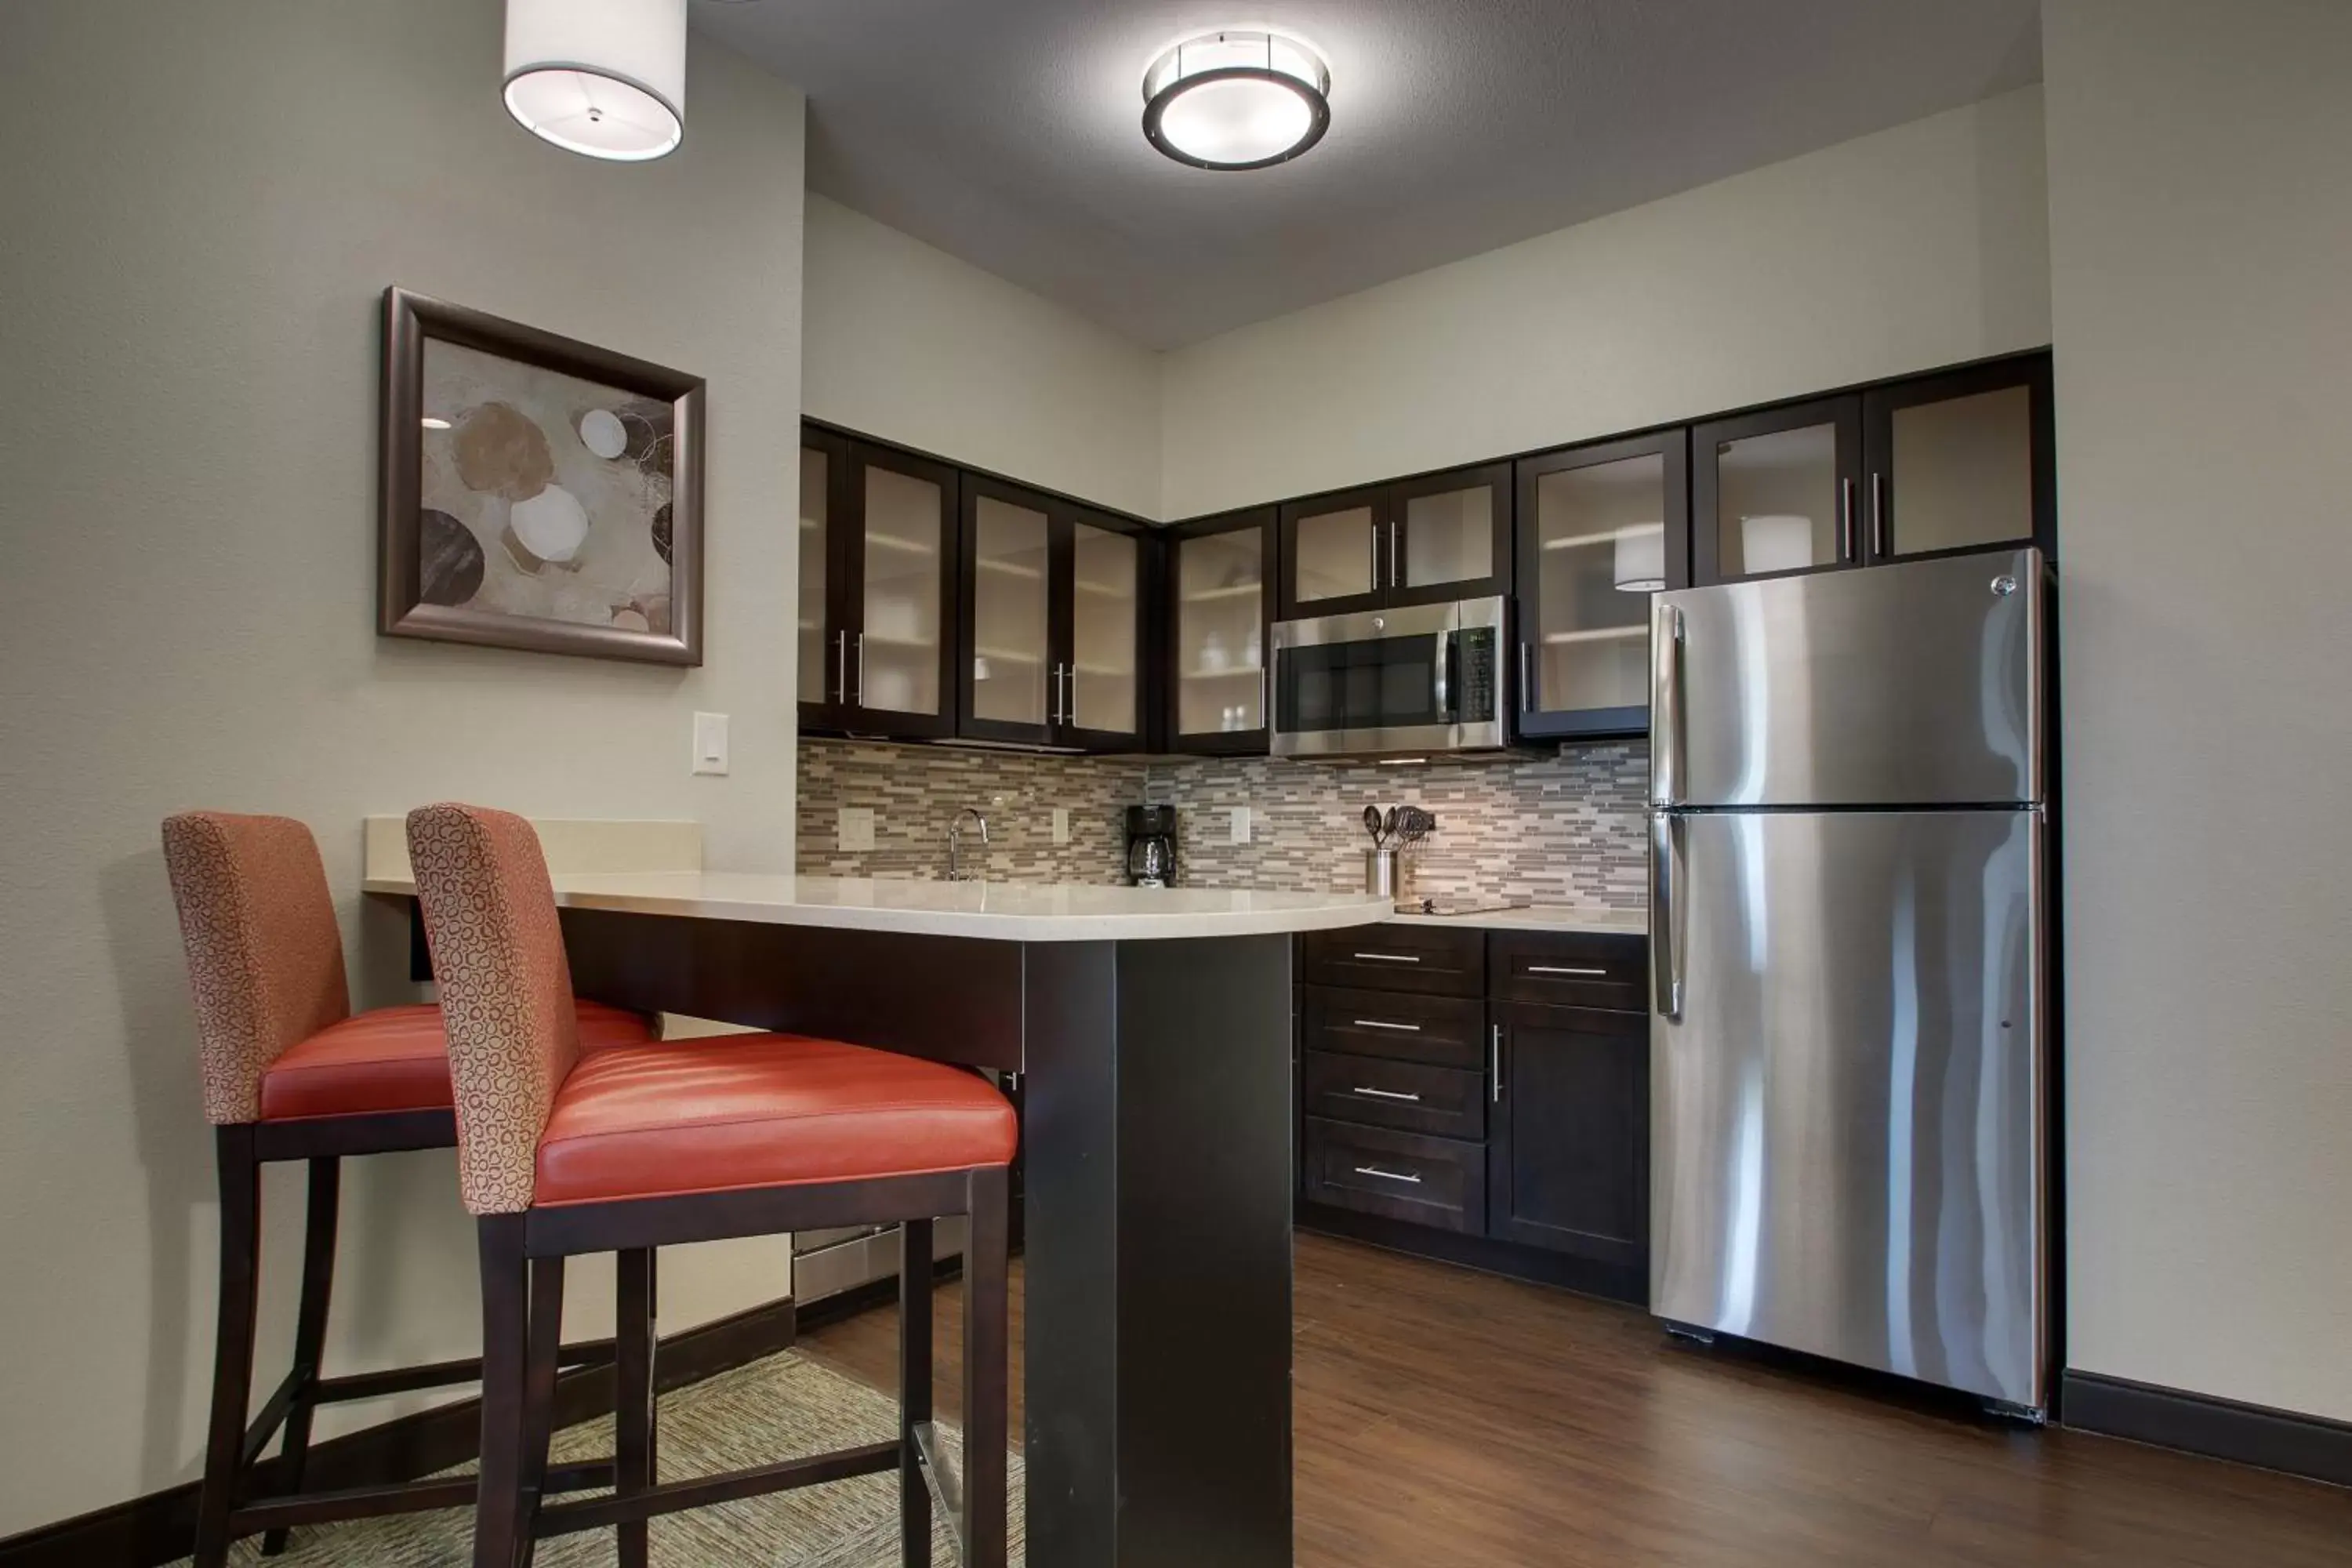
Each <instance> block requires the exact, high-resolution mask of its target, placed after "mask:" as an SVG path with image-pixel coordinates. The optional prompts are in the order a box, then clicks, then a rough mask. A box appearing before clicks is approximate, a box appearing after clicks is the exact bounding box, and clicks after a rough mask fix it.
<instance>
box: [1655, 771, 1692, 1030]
mask: <svg viewBox="0 0 2352 1568" xmlns="http://www.w3.org/2000/svg"><path fill="white" fill-rule="evenodd" d="M1682 837H1683V824H1682V818H1680V817H1678V816H1668V815H1667V814H1666V813H1664V812H1663V811H1659V812H1653V813H1651V814H1650V973H1651V975H1652V978H1653V979H1654V982H1655V989H1656V992H1657V998H1656V1000H1657V1009H1658V1016H1660V1017H1662V1018H1669V1019H1671V1018H1679V1017H1681V1016H1683V941H1682V938H1683V931H1684V929H1685V928H1684V920H1685V916H1684V914H1683V909H1682V861H1683V854H1682Z"/></svg>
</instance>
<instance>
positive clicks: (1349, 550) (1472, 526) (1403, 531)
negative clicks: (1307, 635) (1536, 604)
mask: <svg viewBox="0 0 2352 1568" xmlns="http://www.w3.org/2000/svg"><path fill="white" fill-rule="evenodd" d="M1280 541H1281V550H1280V570H1279V571H1278V573H1277V574H1276V577H1277V580H1278V582H1279V583H1280V584H1281V595H1280V599H1279V605H1280V614H1279V618H1281V619H1283V620H1296V619H1298V618H1299V617H1301V616H1328V615H1346V614H1349V613H1351V612H1353V611H1357V610H1376V609H1384V608H1387V607H1390V606H1391V605H1434V604H1444V603H1445V602H1447V601H1449V600H1453V599H1475V598H1481V597H1484V596H1486V595H1490V594H1504V593H1508V592H1509V591H1510V586H1511V466H1510V465H1509V464H1508V463H1492V464H1488V465H1486V467H1484V468H1465V469H1459V470H1456V471H1454V472H1453V473H1446V474H1434V475H1430V476H1427V477H1425V478H1423V479H1406V480H1402V481H1399V482H1397V483H1393V484H1386V485H1376V486H1373V487H1371V488H1370V489H1360V490H1349V491H1345V492H1342V493H1340V494H1338V495H1330V496H1324V497H1321V498H1319V499H1318V500H1310V501H1294V502H1291V503H1290V504H1289V505H1286V506H1285V507H1283V508H1282V510H1281V527H1280Z"/></svg>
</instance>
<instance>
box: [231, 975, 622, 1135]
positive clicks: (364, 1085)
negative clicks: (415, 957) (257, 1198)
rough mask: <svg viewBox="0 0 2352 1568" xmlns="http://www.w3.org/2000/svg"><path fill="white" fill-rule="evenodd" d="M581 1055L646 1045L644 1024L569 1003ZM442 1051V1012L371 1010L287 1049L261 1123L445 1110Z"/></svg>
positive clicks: (272, 1075) (422, 1007)
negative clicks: (572, 1007) (577, 1028)
mask: <svg viewBox="0 0 2352 1568" xmlns="http://www.w3.org/2000/svg"><path fill="white" fill-rule="evenodd" d="M575 1006H576V1008H577V1011H578V1016H579V1020H580V1048H581V1050H582V1051H583V1052H595V1051H603V1050H609V1049H611V1048H613V1047H619V1046H645V1045H649V1044H653V1043H654V1040H653V1031H652V1028H651V1026H649V1025H648V1024H647V1023H646V1020H645V1018H644V1017H642V1016H639V1015H637V1014H635V1013H631V1012H627V1011H625V1010H624V1009H622V1008H619V1007H608V1006H606V1005H604V1004H603V1003H601V1002H581V1003H577V1004H575ZM453 1102H454V1097H453V1096H452V1094H451V1092H450V1088H449V1045H448V1038H447V1037H446V1035H445V1034H444V1033H443V1032H442V1027H441V1009H440V1007H439V1005H437V1004H435V1003H431V1002H425V1003H419V1004H416V1005H411V1006H402V1007H378V1008H376V1009H374V1010H373V1011H372V1012H366V1013H356V1014H353V1015H352V1016H350V1017H348V1018H344V1019H342V1020H341V1021H340V1022H338V1023H334V1024H330V1025H329V1026H327V1027H325V1028H323V1029H321V1030H320V1031H319V1032H318V1033H317V1034H315V1035H312V1036H310V1037H309V1038H307V1039H302V1040H298V1041H296V1042H295V1043H294V1044H293V1045H291V1046H289V1047H287V1048H286V1050H285V1051H284V1052H283V1053H282V1054H281V1055H279V1057H278V1059H277V1060H276V1061H274V1062H272V1063H271V1064H270V1065H269V1067H268V1069H267V1070H266V1071H265V1072H264V1073H263V1074H262V1078H261V1120H263V1121H297V1120H300V1119H303V1118H307V1117H316V1116H366V1115H373V1114H375V1113H377V1112H382V1111H398V1110H447V1109H449V1107H450V1105H451V1104H452V1103H453Z"/></svg>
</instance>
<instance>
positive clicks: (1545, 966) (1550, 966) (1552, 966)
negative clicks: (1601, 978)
mask: <svg viewBox="0 0 2352 1568" xmlns="http://www.w3.org/2000/svg"><path fill="white" fill-rule="evenodd" d="M1528 973H1529V974H1601V975H1605V974H1607V973H1609V972H1608V971H1607V970H1605V969H1572V968H1570V967H1569V966H1568V965H1566V964H1563V963H1530V964H1528Z"/></svg>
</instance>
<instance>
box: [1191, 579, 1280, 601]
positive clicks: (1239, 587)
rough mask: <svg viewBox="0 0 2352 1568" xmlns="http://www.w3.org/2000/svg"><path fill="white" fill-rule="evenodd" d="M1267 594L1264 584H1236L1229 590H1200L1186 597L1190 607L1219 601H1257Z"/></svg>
mask: <svg viewBox="0 0 2352 1568" xmlns="http://www.w3.org/2000/svg"><path fill="white" fill-rule="evenodd" d="M1264 594H1265V584H1263V583H1235V584H1233V585H1232V586H1231V587H1227V588H1200V589H1195V590H1194V591H1193V592H1192V593H1190V594H1187V595H1184V602H1185V603H1186V604H1188V605H1205V604H1210V603H1212V602H1213V601H1215V600H1219V599H1255V598H1258V597H1261V596H1262V595H1264Z"/></svg>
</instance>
